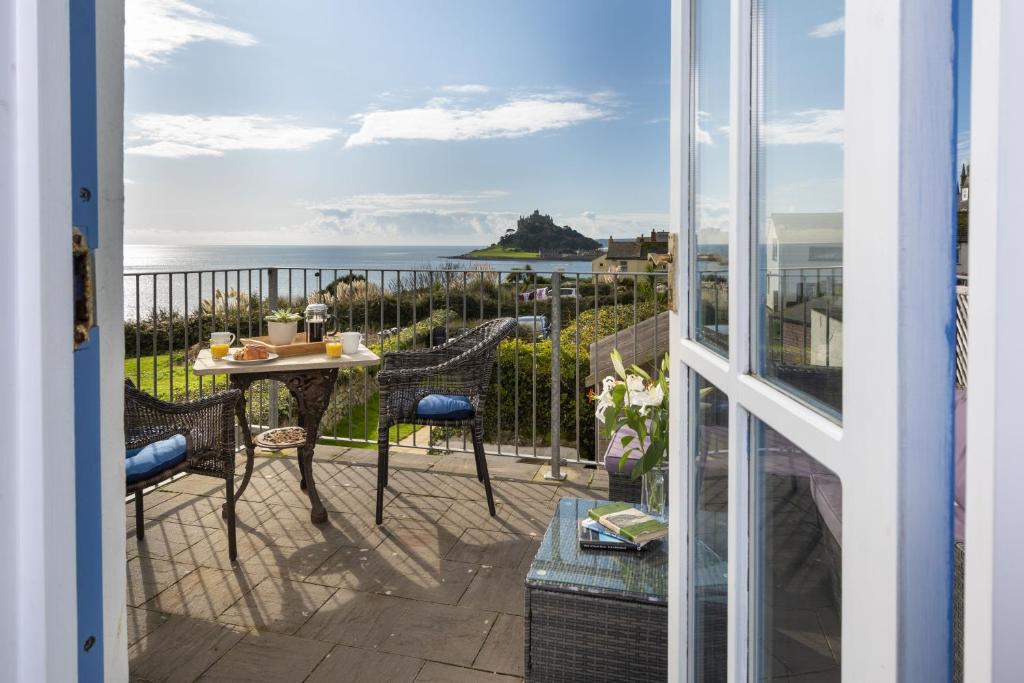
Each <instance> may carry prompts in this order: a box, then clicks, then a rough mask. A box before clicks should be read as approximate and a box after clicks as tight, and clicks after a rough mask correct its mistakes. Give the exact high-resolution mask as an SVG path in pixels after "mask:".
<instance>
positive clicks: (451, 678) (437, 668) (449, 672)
mask: <svg viewBox="0 0 1024 683" xmlns="http://www.w3.org/2000/svg"><path fill="white" fill-rule="evenodd" d="M521 680H522V679H521V678H517V677H515V676H505V675H503V674H496V673H489V672H485V671H477V670H475V669H464V668H460V667H457V666H449V665H447V664H438V663H437V662H427V663H426V664H424V665H423V668H422V669H421V670H420V675H419V676H417V677H416V683H519V682H520V681H521Z"/></svg>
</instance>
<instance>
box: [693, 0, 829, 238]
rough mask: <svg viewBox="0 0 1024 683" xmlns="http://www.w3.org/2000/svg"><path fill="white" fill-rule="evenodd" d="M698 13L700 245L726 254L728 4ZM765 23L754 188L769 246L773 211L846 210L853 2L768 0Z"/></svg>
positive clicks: (702, 7) (701, 6)
mask: <svg viewBox="0 0 1024 683" xmlns="http://www.w3.org/2000/svg"><path fill="white" fill-rule="evenodd" d="M697 8H698V9H697V19H696V22H695V26H696V30H697V45H696V51H695V60H694V61H695V70H696V73H697V82H696V108H697V132H696V135H695V142H696V144H695V146H694V165H695V169H696V173H695V174H694V175H695V180H694V182H695V185H694V188H693V197H694V218H695V221H696V227H697V241H698V243H699V245H700V247H703V246H705V245H714V246H713V247H712V249H711V251H715V250H716V249H717V250H719V251H720V250H721V246H722V245H725V244H726V243H727V241H728V228H729V204H728V200H729V141H730V127H729V111H730V101H729V58H730V51H729V32H730V18H729V12H730V3H727V2H717V1H716V2H711V1H702V2H700V3H698V5H697ZM759 18H760V31H759V36H760V40H759V43H758V47H757V48H756V49H755V57H756V58H757V59H758V68H757V69H756V73H755V77H756V82H757V84H758V88H757V92H756V95H755V100H756V101H755V103H754V104H755V106H756V107H757V111H756V115H755V117H754V121H755V126H754V137H753V146H754V155H755V162H756V173H755V177H754V179H753V180H754V182H753V183H752V191H753V193H754V194H753V199H754V201H755V207H756V208H757V211H758V215H757V220H756V223H757V225H758V229H759V231H760V237H759V239H761V240H762V241H763V240H764V239H765V235H764V231H765V229H766V225H767V220H768V217H769V216H770V215H771V214H774V213H780V212H781V213H830V212H841V211H842V210H843V141H844V106H843V90H844V74H843V72H844V47H845V45H844V43H845V41H844V39H845V3H844V2H843V0H786V1H785V2H780V1H771V0H766V1H764V2H762V3H761V5H760V9H759ZM834 237H835V239H836V240H837V241H841V239H842V235H841V233H836V234H835V236H834Z"/></svg>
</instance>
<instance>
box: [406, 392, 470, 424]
mask: <svg viewBox="0 0 1024 683" xmlns="http://www.w3.org/2000/svg"><path fill="white" fill-rule="evenodd" d="M474 412H475V411H474V410H473V404H472V403H470V402H469V399H468V398H466V397H465V396H449V395H447V394H429V395H427V396H424V397H423V398H421V399H420V402H419V403H417V404H416V416H417V417H425V418H429V419H431V420H468V419H470V418H471V417H473V413H474Z"/></svg>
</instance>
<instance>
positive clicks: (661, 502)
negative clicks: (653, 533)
mask: <svg viewBox="0 0 1024 683" xmlns="http://www.w3.org/2000/svg"><path fill="white" fill-rule="evenodd" d="M667 487H668V469H667V468H664V467H655V468H654V469H652V470H648V471H647V472H644V473H643V474H642V475H640V490H641V492H640V509H641V511H643V512H644V513H646V514H648V515H650V516H651V517H654V518H655V519H658V520H661V521H663V522H665V521H668V488H667Z"/></svg>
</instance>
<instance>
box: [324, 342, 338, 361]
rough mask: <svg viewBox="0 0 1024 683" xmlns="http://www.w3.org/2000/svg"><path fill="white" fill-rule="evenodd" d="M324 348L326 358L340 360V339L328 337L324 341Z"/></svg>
mask: <svg viewBox="0 0 1024 683" xmlns="http://www.w3.org/2000/svg"><path fill="white" fill-rule="evenodd" d="M324 348H325V350H326V351H327V357H328V358H341V339H339V338H337V337H328V338H327V339H325V340H324Z"/></svg>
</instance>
